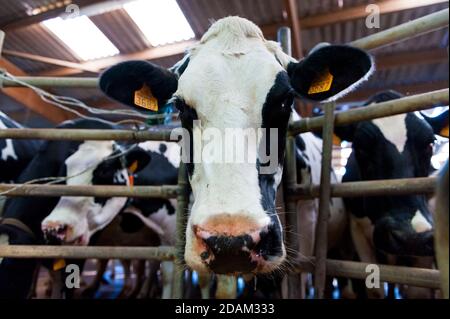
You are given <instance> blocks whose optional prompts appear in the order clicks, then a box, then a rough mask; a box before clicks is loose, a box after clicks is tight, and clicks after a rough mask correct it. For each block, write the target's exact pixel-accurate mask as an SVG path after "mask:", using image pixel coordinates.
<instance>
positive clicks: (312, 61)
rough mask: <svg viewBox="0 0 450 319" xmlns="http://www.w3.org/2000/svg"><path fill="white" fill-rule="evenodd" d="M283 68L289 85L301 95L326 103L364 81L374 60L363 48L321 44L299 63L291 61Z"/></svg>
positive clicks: (370, 71)
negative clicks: (285, 70)
mask: <svg viewBox="0 0 450 319" xmlns="http://www.w3.org/2000/svg"><path fill="white" fill-rule="evenodd" d="M287 71H288V74H289V77H290V79H291V85H292V87H293V88H294V90H295V91H296V92H297V94H299V95H300V96H301V97H304V98H306V99H309V100H312V101H321V102H329V101H334V100H336V99H338V98H340V97H342V96H344V95H345V94H347V93H349V92H351V91H352V90H353V89H354V88H356V87H357V86H358V85H359V84H360V83H361V82H364V81H365V80H367V79H368V77H369V76H370V75H371V74H372V73H373V71H374V63H373V59H372V57H371V56H370V55H369V54H367V53H366V52H365V51H363V50H360V49H357V48H354V47H350V46H346V45H329V44H324V45H320V46H318V47H316V48H315V49H313V51H311V53H310V54H309V55H308V56H307V57H306V58H304V59H303V60H301V61H300V62H291V63H290V64H289V65H288V68H287Z"/></svg>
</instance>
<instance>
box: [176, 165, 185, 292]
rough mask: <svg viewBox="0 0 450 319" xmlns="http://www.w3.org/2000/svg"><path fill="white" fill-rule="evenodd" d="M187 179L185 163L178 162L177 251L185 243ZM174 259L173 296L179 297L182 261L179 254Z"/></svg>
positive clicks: (181, 287) (180, 249)
mask: <svg viewBox="0 0 450 319" xmlns="http://www.w3.org/2000/svg"><path fill="white" fill-rule="evenodd" d="M188 186H189V184H188V179H187V170H186V164H185V163H183V162H182V161H181V162H180V167H179V168H178V189H179V192H178V197H177V213H176V214H177V215H176V242H175V246H176V247H177V249H178V251H180V252H181V251H184V245H185V243H186V232H185V229H186V225H187V217H188V211H187V210H188V205H189V190H188ZM177 257H178V258H177V259H176V260H175V261H176V264H175V273H174V277H173V278H174V283H173V287H174V288H173V298H174V299H181V298H183V291H184V285H183V269H184V267H183V261H182V260H181V256H180V254H178V256H177Z"/></svg>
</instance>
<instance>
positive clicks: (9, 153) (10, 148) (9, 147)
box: [0, 119, 19, 161]
mask: <svg viewBox="0 0 450 319" xmlns="http://www.w3.org/2000/svg"><path fill="white" fill-rule="evenodd" d="M0 129H7V127H6V125H5V124H4V123H3V122H2V120H1V119H0ZM5 143H6V146H5V148H4V149H2V152H1V153H2V154H1V157H2V160H4V161H7V160H8V157H11V158H13V159H15V160H16V161H17V160H18V159H19V158H18V157H17V154H16V151H15V150H14V145H13V142H12V139H10V138H7V139H5Z"/></svg>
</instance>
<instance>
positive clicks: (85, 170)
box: [42, 141, 150, 245]
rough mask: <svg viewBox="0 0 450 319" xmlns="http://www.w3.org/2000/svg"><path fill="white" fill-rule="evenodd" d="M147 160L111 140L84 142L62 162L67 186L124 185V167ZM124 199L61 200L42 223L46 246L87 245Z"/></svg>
mask: <svg viewBox="0 0 450 319" xmlns="http://www.w3.org/2000/svg"><path fill="white" fill-rule="evenodd" d="M149 161H150V156H149V154H148V153H147V152H146V151H144V150H143V149H141V148H139V147H131V148H130V149H128V150H125V149H122V148H121V147H120V146H119V145H118V144H116V143H115V142H113V141H86V142H84V143H81V144H79V146H78V149H77V150H75V151H74V153H73V154H71V155H70V156H69V157H68V158H67V159H66V160H65V171H66V175H67V176H68V177H70V178H68V179H67V180H66V183H67V185H128V184H129V179H128V168H129V167H130V166H133V169H136V170H139V169H141V168H142V167H145V166H146V165H147V164H148V163H149ZM126 201H127V199H126V198H124V197H113V198H104V197H101V198H100V197H99V198H96V197H68V196H64V197H61V198H60V199H59V201H58V204H57V205H56V207H55V208H54V209H53V211H52V212H51V213H50V215H48V216H47V217H46V218H45V219H44V220H43V221H42V231H43V233H44V237H45V238H46V240H47V241H48V242H50V243H63V244H75V245H87V244H88V242H89V239H90V237H91V235H92V234H94V233H95V232H96V231H98V230H100V229H102V228H104V227H105V226H106V225H108V224H109V223H110V222H111V221H112V219H113V218H114V217H115V216H116V215H117V214H118V213H119V212H120V210H121V209H122V208H123V207H124V205H125V203H126Z"/></svg>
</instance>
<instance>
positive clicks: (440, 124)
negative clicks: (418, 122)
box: [420, 109, 449, 138]
mask: <svg viewBox="0 0 450 319" xmlns="http://www.w3.org/2000/svg"><path fill="white" fill-rule="evenodd" d="M420 114H421V115H422V116H423V118H424V119H425V121H427V122H428V124H430V126H431V127H432V128H433V132H434V134H436V135H440V136H443V137H447V138H448V124H449V123H448V109H447V110H445V111H444V112H442V113H441V114H439V115H438V116H435V117H429V116H427V115H425V114H424V113H422V112H421V113H420Z"/></svg>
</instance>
